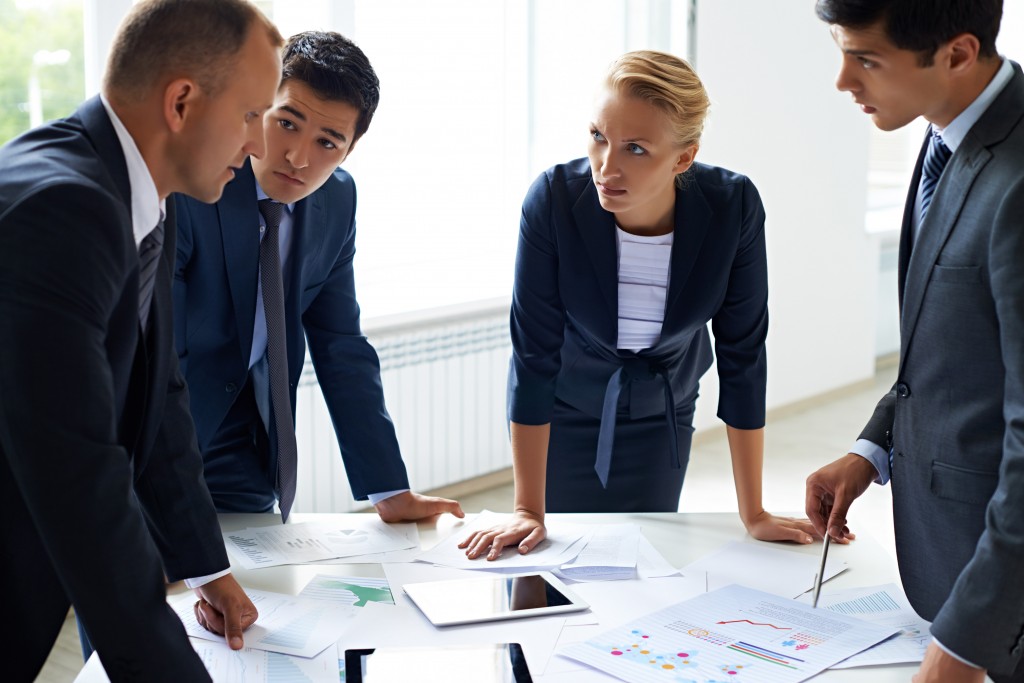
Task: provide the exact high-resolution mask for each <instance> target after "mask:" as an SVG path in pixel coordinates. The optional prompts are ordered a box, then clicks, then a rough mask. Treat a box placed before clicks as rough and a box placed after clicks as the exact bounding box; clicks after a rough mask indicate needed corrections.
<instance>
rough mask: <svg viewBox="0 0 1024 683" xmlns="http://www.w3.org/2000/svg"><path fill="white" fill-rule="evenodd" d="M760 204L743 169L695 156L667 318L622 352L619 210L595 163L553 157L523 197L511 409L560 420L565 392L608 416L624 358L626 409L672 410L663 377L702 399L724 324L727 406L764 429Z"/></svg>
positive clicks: (679, 391) (724, 409)
mask: <svg viewBox="0 0 1024 683" xmlns="http://www.w3.org/2000/svg"><path fill="white" fill-rule="evenodd" d="M764 218H765V216H764V208H763V207H762V205H761V199H760V196H759V195H758V193H757V190H756V189H755V188H754V185H753V183H751V182H750V180H749V179H747V178H746V177H744V176H742V175H738V174H736V173H732V172H730V171H726V170H724V169H721V168H716V167H714V166H707V165H703V164H694V165H693V167H692V169H691V170H690V171H688V172H687V175H686V182H685V183H684V184H683V187H682V188H677V190H676V204H675V232H674V240H673V245H672V256H671V266H670V268H671V270H670V280H669V289H668V295H667V300H666V311H665V320H664V324H663V326H662V333H661V338H660V340H659V341H658V343H657V344H655V345H654V346H653V347H651V348H649V349H645V350H643V351H640V352H638V353H634V352H632V351H620V350H619V349H618V348H617V338H618V257H617V250H616V238H615V217H614V215H613V214H611V213H609V212H608V211H606V210H604V209H603V208H602V207H601V205H600V202H599V201H598V197H597V190H596V188H595V187H594V183H593V180H592V179H591V171H590V164H589V162H588V160H587V159H578V160H576V161H572V162H570V163H568V164H562V165H558V166H554V167H553V168H551V169H549V170H547V171H546V172H544V173H543V174H542V175H541V176H540V177H539V178H538V179H537V180H536V181H535V182H534V183H533V185H532V187H531V188H530V191H529V192H528V193H527V195H526V199H525V201H524V203H523V214H522V221H521V225H520V233H519V251H518V254H517V257H516V271H515V287H514V291H513V297H512V314H511V327H512V349H513V352H512V362H511V365H510V371H509V418H510V419H511V420H512V421H514V422H518V423H521V424H546V423H548V422H550V421H551V415H552V410H553V406H554V401H555V398H556V397H557V398H559V399H560V400H562V401H564V402H566V403H568V404H570V405H572V406H573V407H575V408H577V409H578V410H580V411H582V412H584V413H586V414H588V415H591V416H593V417H598V418H599V417H601V414H602V406H603V402H604V399H605V394H606V390H607V389H608V387H609V380H610V379H611V378H612V376H613V375H614V374H615V373H616V371H617V370H619V369H620V368H624V370H625V375H624V377H623V381H624V386H623V389H622V393H623V395H624V396H625V398H623V399H622V402H621V403H619V407H620V409H625V408H626V407H627V406H628V410H629V413H630V416H631V418H633V419H636V418H642V417H648V416H651V415H656V414H658V413H664V412H665V410H666V398H665V391H664V388H665V386H664V385H665V381H668V382H670V383H671V389H672V393H673V394H674V395H675V396H676V397H682V396H690V395H693V393H694V391H695V389H696V385H697V382H698V380H699V379H700V377H701V375H703V374H704V373H705V372H706V371H707V369H708V368H709V367H710V366H711V361H712V355H711V344H710V340H709V336H708V332H707V322H708V321H709V320H710V321H711V324H712V329H713V330H714V334H715V351H716V354H717V357H718V375H719V379H720V383H721V394H720V396H721V398H720V400H719V407H718V415H719V417H721V418H722V420H724V421H725V422H726V423H727V424H729V425H732V426H733V427H737V428H740V429H756V428H759V427H762V426H764V414H765V382H766V358H765V336H766V334H767V332H768V279H767V263H766V257H765V239H764Z"/></svg>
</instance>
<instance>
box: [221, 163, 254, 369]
mask: <svg viewBox="0 0 1024 683" xmlns="http://www.w3.org/2000/svg"><path fill="white" fill-rule="evenodd" d="M217 218H218V219H219V221H220V233H221V240H222V242H223V245H224V265H225V268H226V271H227V278H228V286H229V288H230V289H231V300H232V303H233V304H234V309H235V325H236V329H237V330H238V342H239V352H240V353H241V354H242V357H243V358H244V359H245V361H246V362H248V361H249V354H250V353H251V352H252V326H253V321H254V320H255V319H256V286H257V283H258V280H259V263H260V231H259V226H260V217H259V208H258V206H257V204H256V177H255V176H254V175H253V173H252V167H251V166H250V165H249V162H248V161H247V162H246V163H245V166H244V167H243V168H241V169H239V171H238V176H237V177H236V178H235V179H234V180H233V181H231V182H230V183H228V185H227V187H225V188H224V195H223V196H222V197H221V200H220V201H219V202H217Z"/></svg>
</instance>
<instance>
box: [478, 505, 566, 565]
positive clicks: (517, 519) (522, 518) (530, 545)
mask: <svg viewBox="0 0 1024 683" xmlns="http://www.w3.org/2000/svg"><path fill="white" fill-rule="evenodd" d="M546 536H547V531H546V530H545V529H544V516H543V515H538V514H536V513H534V512H529V511H526V510H519V511H516V512H514V513H512V518H511V519H510V520H508V521H507V522H504V523H503V524H498V525H496V526H493V527H491V528H489V529H483V530H480V531H474V532H473V533H472V534H470V535H469V536H468V537H467V538H466V539H465V540H464V541H462V543H460V544H459V547H460V548H464V549H465V550H466V557H468V558H469V559H471V560H475V559H476V558H478V557H480V556H481V555H483V554H484V553H487V559H488V560H496V559H498V557H499V556H500V555H501V551H502V549H503V548H505V547H506V546H511V545H515V544H518V550H519V554H520V555H525V554H526V553H528V552H530V551H531V550H533V549H534V548H535V547H536V546H537V544H538V543H540V542H541V541H543V540H544V538H545V537H546Z"/></svg>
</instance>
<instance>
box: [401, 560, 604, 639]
mask: <svg viewBox="0 0 1024 683" xmlns="http://www.w3.org/2000/svg"><path fill="white" fill-rule="evenodd" d="M404 588H405V592H406V593H407V594H408V595H409V597H410V598H412V600H413V602H415V603H416V605H417V606H418V607H419V608H420V609H421V610H422V611H423V613H424V614H425V615H426V616H427V618H428V619H430V621H431V623H433V624H435V625H438V626H447V625H453V624H467V623H473V622H478V621H495V620H498V619H512V618H516V617H532V616H540V615H543V614H558V613H562V612H574V611H578V610H584V609H586V608H587V607H588V605H587V604H586V603H585V602H583V601H582V600H580V599H579V598H578V597H576V595H574V594H573V593H572V592H571V591H570V590H569V589H568V587H566V586H565V584H563V583H562V582H561V581H559V580H558V579H557V578H555V577H554V576H552V575H551V574H549V573H547V572H539V573H535V574H528V575H523V576H505V575H499V576H488V577H485V578H479V579H460V580H456V581H429V582H425V583H411V584H406V586H405V587H404Z"/></svg>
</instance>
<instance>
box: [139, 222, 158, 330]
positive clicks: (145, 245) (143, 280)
mask: <svg viewBox="0 0 1024 683" xmlns="http://www.w3.org/2000/svg"><path fill="white" fill-rule="evenodd" d="M163 250H164V222H163V220H160V222H158V223H157V224H156V227H155V228H153V229H152V230H150V231H149V234H148V235H146V236H145V237H144V238H142V242H141V243H140V244H139V324H140V325H141V326H142V330H143V332H145V330H146V324H147V323H148V322H149V308H150V305H151V304H152V303H153V284H154V283H155V282H156V267H157V265H159V263H160V255H161V254H162V253H163Z"/></svg>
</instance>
